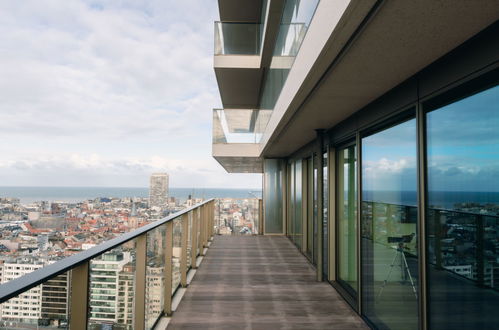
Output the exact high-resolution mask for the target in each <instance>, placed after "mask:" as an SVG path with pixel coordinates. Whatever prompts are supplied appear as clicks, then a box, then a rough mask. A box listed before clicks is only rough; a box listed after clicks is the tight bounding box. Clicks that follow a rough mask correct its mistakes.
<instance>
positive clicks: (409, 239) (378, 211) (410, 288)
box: [361, 119, 418, 329]
mask: <svg viewBox="0 0 499 330" xmlns="http://www.w3.org/2000/svg"><path fill="white" fill-rule="evenodd" d="M361 154H362V204H361V207H362V211H361V212H362V213H361V216H362V218H361V219H362V221H361V225H362V227H361V237H362V242H361V243H362V245H361V246H362V251H361V258H362V281H363V285H362V286H363V287H362V303H363V305H362V306H363V313H364V314H365V316H367V317H368V318H369V319H370V320H371V322H373V323H374V324H375V325H376V326H377V327H379V328H390V329H417V328H418V297H417V286H418V255H417V231H416V223H417V216H414V215H415V214H416V215H417V212H411V209H416V206H417V174H416V173H417V172H416V164H417V161H416V158H417V157H416V156H417V153H416V120H415V119H411V120H408V121H405V122H403V123H400V124H398V125H396V126H393V127H390V128H387V129H384V130H382V131H380V132H377V133H375V134H372V135H370V136H366V137H364V138H363V139H362V153H361Z"/></svg>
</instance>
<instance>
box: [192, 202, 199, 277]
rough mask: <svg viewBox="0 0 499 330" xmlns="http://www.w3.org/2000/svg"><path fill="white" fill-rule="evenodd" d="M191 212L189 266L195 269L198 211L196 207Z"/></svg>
mask: <svg viewBox="0 0 499 330" xmlns="http://www.w3.org/2000/svg"><path fill="white" fill-rule="evenodd" d="M191 212H192V228H191V268H192V269H196V268H198V267H197V263H196V259H197V255H198V252H197V246H198V211H197V209H196V210H194V211H191Z"/></svg>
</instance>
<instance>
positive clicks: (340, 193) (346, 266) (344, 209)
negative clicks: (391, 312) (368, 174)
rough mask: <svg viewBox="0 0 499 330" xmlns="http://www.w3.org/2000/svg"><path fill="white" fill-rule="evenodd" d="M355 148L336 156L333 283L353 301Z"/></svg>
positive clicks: (354, 280) (356, 288)
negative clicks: (335, 243)
mask: <svg viewBox="0 0 499 330" xmlns="http://www.w3.org/2000/svg"><path fill="white" fill-rule="evenodd" d="M356 153H357V147H356V146H355V145H349V146H347V147H344V148H339V150H338V152H337V156H336V157H337V159H338V160H337V172H338V173H337V179H338V181H337V186H336V189H337V192H336V194H337V214H336V219H337V231H336V232H337V262H338V270H337V280H338V283H340V284H341V285H342V286H343V287H344V288H345V289H346V290H347V291H348V292H349V293H350V295H351V296H352V298H354V300H355V299H356V296H357V290H358V283H357V282H358V281H357V156H356Z"/></svg>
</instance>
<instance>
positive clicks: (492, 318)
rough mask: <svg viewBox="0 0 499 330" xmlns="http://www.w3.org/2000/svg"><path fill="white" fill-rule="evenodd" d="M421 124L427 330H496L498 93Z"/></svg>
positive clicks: (446, 109) (448, 108)
mask: <svg viewBox="0 0 499 330" xmlns="http://www.w3.org/2000/svg"><path fill="white" fill-rule="evenodd" d="M428 110H433V109H431V108H430V109H428ZM426 121H427V150H428V154H427V159H428V188H427V189H428V190H427V195H428V207H427V212H426V213H427V217H426V235H427V236H426V241H427V263H428V265H427V276H428V293H429V295H428V298H429V299H428V300H429V301H428V306H429V309H428V310H429V324H430V327H431V328H432V329H463V330H464V329H492V328H496V329H497V328H499V313H498V312H499V86H496V87H493V88H490V89H488V90H485V91H482V92H480V93H478V94H475V95H473V96H470V97H467V98H464V99H462V100H459V101H457V102H454V103H451V104H447V105H444V106H437V107H436V109H435V110H433V111H431V112H428V113H427V114H426Z"/></svg>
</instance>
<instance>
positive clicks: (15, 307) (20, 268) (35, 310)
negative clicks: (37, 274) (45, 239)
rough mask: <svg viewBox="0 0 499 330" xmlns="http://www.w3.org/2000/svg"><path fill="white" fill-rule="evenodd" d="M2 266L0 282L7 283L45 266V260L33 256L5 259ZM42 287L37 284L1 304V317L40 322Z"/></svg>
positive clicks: (24, 321) (16, 320) (15, 320)
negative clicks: (11, 259)
mask: <svg viewBox="0 0 499 330" xmlns="http://www.w3.org/2000/svg"><path fill="white" fill-rule="evenodd" d="M0 266H1V272H0V274H1V278H0V283H1V284H3V283H7V282H9V281H11V280H13V279H16V278H18V277H21V276H24V275H26V274H28V273H31V272H33V271H35V270H37V269H40V268H42V267H43V262H41V261H39V260H35V259H33V258H25V259H19V260H13V261H5V262H4V263H3V264H2V265H0ZM41 307H42V288H41V286H37V287H35V288H33V289H30V290H28V291H26V292H24V293H23V294H22V295H19V296H18V297H16V298H15V299H11V300H9V301H8V302H6V303H4V304H2V305H0V315H1V317H0V319H1V320H3V321H13V322H23V323H32V324H35V325H36V324H38V319H39V318H40V317H41V312H42V310H41Z"/></svg>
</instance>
